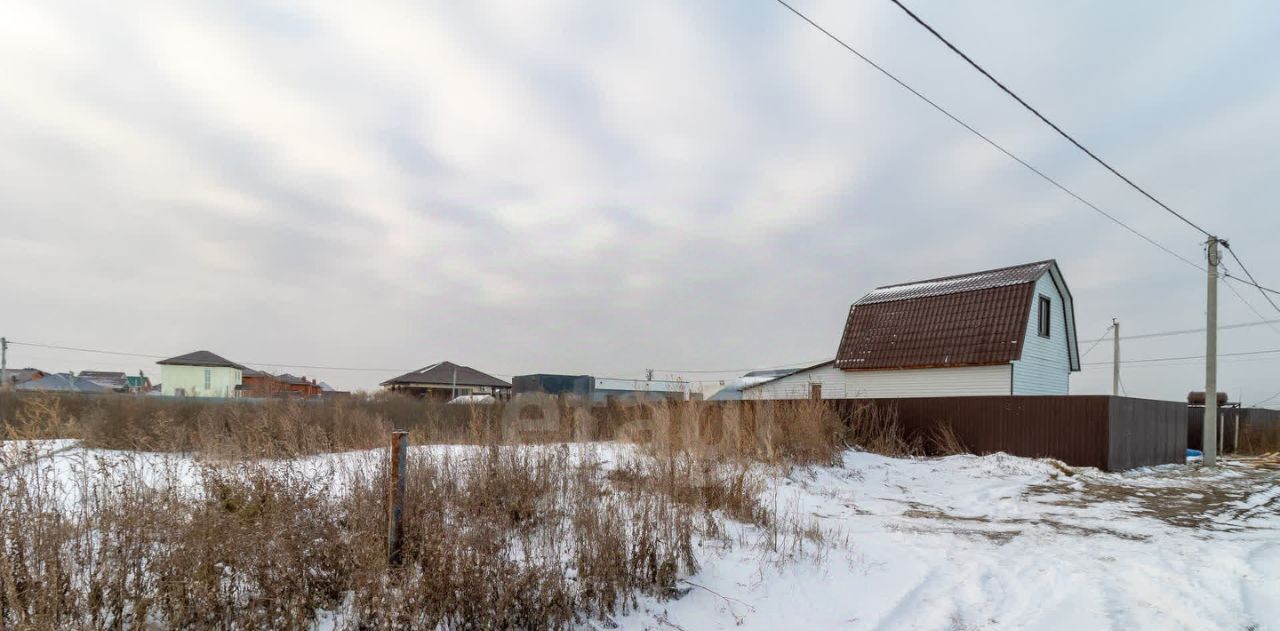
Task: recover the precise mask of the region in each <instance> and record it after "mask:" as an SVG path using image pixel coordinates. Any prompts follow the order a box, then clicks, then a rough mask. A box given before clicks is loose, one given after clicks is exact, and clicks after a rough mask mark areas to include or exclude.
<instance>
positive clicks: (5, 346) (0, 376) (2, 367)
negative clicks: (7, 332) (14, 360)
mask: <svg viewBox="0 0 1280 631" xmlns="http://www.w3.org/2000/svg"><path fill="white" fill-rule="evenodd" d="M8 387H9V340H8V338H3V337H0V390H3V389H5V388H8Z"/></svg>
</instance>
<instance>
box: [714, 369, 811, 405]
mask: <svg viewBox="0 0 1280 631" xmlns="http://www.w3.org/2000/svg"><path fill="white" fill-rule="evenodd" d="M796 370H797V369H795V368H780V369H773V370H753V371H751V372H749V373H747V374H745V375H743V376H741V377H738V378H737V379H733V380H731V381H729V382H727V383H725V384H724V387H722V388H720V389H719V390H718V391H716V393H715V394H713V395H711V398H710V399H709V400H710V401H738V400H741V399H742V391H743V390H744V389H746V388H749V387H751V386H755V385H759V384H762V383H764V382H766V381H772V380H774V379H777V378H779V377H785V376H787V375H789V374H791V373H793V372H795V371H796ZM722 383H723V382H722Z"/></svg>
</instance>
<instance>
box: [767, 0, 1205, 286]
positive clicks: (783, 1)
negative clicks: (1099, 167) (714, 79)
mask: <svg viewBox="0 0 1280 631" xmlns="http://www.w3.org/2000/svg"><path fill="white" fill-rule="evenodd" d="M775 1H776V2H777V3H778V4H781V5H782V6H784V7H786V8H787V10H789V11H791V12H792V13H794V14H796V16H798V17H799V18H800V19H802V20H804V21H805V22H808V23H809V25H810V26H812V27H813V28H815V29H817V30H818V31H819V32H821V33H822V34H823V35H826V36H827V37H828V38H830V39H831V40H832V41H834V42H835V43H837V44H839V45H840V46H841V47H843V48H844V49H845V50H847V51H849V52H851V53H853V54H854V55H855V56H857V57H858V58H859V59H861V60H862V61H864V62H866V63H867V64H868V65H870V66H871V67H872V68H875V69H876V70H878V71H879V72H880V74H883V75H884V76H886V77H888V78H889V79H891V80H892V81H893V82H894V83H897V84H898V85H899V86H902V88H903V89H905V90H906V91H908V92H910V93H911V94H913V95H915V96H916V97H917V98H919V99H920V100H922V101H924V102H925V103H928V104H929V105H930V106H931V107H933V109H935V110H938V111H939V112H941V113H942V114H943V115H944V116H946V117H947V118H950V119H951V120H952V121H954V122H955V123H956V124H957V125H960V126H961V127H963V128H965V129H967V130H968V131H969V132H970V133H972V134H973V135H975V136H977V137H978V138H981V139H982V140H983V141H984V142H986V143H987V144H989V145H991V146H992V147H994V148H995V149H996V150H998V151H999V152H1000V153H1003V154H1004V155H1006V156H1008V157H1009V158H1010V159H1012V160H1013V161H1015V162H1017V163H1018V164H1021V165H1022V166H1024V167H1026V168H1027V170H1029V171H1031V172H1032V173H1035V174H1036V175H1038V176H1040V177H1041V178H1042V179H1044V180H1045V181H1046V182H1048V183H1050V184H1052V185H1053V186H1055V187H1057V188H1058V189H1059V190H1061V191H1062V192H1064V193H1066V194H1067V195H1070V196H1071V197H1073V198H1074V199H1075V200H1076V201H1079V202H1080V203H1082V204H1084V205H1085V206H1088V207H1089V208H1091V209H1093V210H1094V211H1095V212H1097V213H1098V214H1100V215H1102V216H1103V217H1106V218H1107V219H1110V220H1111V221H1112V222H1113V223H1115V224H1116V225H1118V226H1120V227H1121V228H1124V229H1125V230H1128V231H1129V232H1131V233H1133V234H1134V235H1137V236H1138V237H1139V238H1141V239H1142V240H1143V241H1146V242H1147V243H1150V244H1151V245H1154V246H1156V247H1157V248H1160V249H1161V250H1164V251H1165V252H1166V253H1168V254H1170V255H1172V256H1173V257H1175V258H1177V259H1178V260H1180V261H1182V262H1184V263H1186V264H1187V265H1190V266H1191V267H1194V268H1196V269H1198V270H1200V271H1202V272H1203V271H1205V269H1204V268H1203V267H1200V265H1199V264H1197V263H1195V262H1193V261H1191V260H1190V259H1188V258H1186V257H1184V256H1182V255H1181V254H1178V253H1177V252H1174V251H1173V250H1170V249H1169V248H1167V247H1165V246H1164V245H1163V244H1161V243H1159V242H1157V241H1156V240H1155V239H1152V238H1151V237H1148V236H1147V235H1145V234H1143V233H1141V232H1138V230H1137V229H1135V228H1133V227H1132V226H1130V225H1129V224H1127V223H1125V222H1123V221H1121V220H1120V219H1118V218H1117V217H1115V216H1114V215H1112V214H1111V213H1108V212H1107V211H1105V210H1103V209H1101V208H1099V207H1098V206H1096V205H1094V204H1093V202H1090V201H1089V200H1087V199H1085V198H1083V197H1081V196H1080V195H1077V194H1076V193H1075V192H1074V191H1072V190H1071V189H1069V188H1067V187H1066V186H1064V185H1062V184H1061V183H1059V182H1058V181H1057V180H1055V179H1053V178H1052V177H1050V176H1049V175H1048V174H1046V173H1045V172H1044V171H1041V170H1040V169H1038V168H1036V167H1034V166H1032V165H1031V163H1029V162H1027V161H1026V160H1023V159H1022V158H1020V157H1018V156H1017V155H1015V154H1014V153H1013V152H1011V151H1009V150H1008V149H1005V148H1004V146H1002V145H1001V144H1000V143H997V142H996V141H994V140H992V139H991V138H990V137H988V136H986V135H985V134H983V133H982V132H980V131H978V130H977V129H976V128H974V127H973V126H972V125H970V124H969V123H966V122H964V121H963V120H961V119H960V118H959V117H957V116H956V115H955V114H952V113H951V112H950V111H948V110H947V109H946V108H944V107H942V106H941V105H939V104H938V103H936V102H934V101H933V100H932V99H930V98H929V97H927V96H925V95H924V94H923V93H921V92H920V91H919V90H917V89H915V88H913V87H911V86H910V85H908V84H907V83H906V82H905V81H903V80H902V79H899V78H898V77H897V76H896V75H894V74H893V73H891V72H889V71H888V70H886V69H885V68H884V67H883V66H881V65H880V64H878V63H876V62H874V61H872V60H871V58H869V57H867V56H866V55H864V54H862V53H860V52H858V50H857V49H855V48H854V47H852V46H850V45H849V44H848V43H846V42H845V41H844V40H842V39H840V38H839V37H837V36H836V35H835V34H833V33H832V32H831V31H828V30H827V29H825V28H823V27H822V26H821V25H819V24H818V23H817V22H814V21H813V20H811V19H809V16H807V15H805V14H804V13H801V12H800V11H799V10H798V9H796V8H795V7H793V6H791V5H790V4H788V3H787V2H786V0H775ZM1192 225H1194V224H1192Z"/></svg>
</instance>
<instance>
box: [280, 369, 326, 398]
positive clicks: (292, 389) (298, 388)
mask: <svg viewBox="0 0 1280 631" xmlns="http://www.w3.org/2000/svg"><path fill="white" fill-rule="evenodd" d="M276 379H277V380H278V381H279V382H280V383H281V384H282V385H284V390H285V392H286V393H288V395H289V396H290V397H300V398H307V399H310V398H315V397H319V396H320V392H321V390H320V384H319V383H316V380H315V379H307V378H306V377H295V376H293V375H291V374H289V373H285V374H283V375H278V376H276Z"/></svg>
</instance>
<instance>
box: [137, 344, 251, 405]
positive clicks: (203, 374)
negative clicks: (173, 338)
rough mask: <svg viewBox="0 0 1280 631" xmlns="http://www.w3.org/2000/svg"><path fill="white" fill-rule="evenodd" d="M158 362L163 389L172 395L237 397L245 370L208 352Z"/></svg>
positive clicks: (165, 392) (198, 352) (197, 352)
mask: <svg viewBox="0 0 1280 631" xmlns="http://www.w3.org/2000/svg"><path fill="white" fill-rule="evenodd" d="M156 363H157V364H159V365H160V381H161V382H162V385H161V390H160V392H161V394H164V395H165V396H171V397H234V396H237V394H238V391H239V387H240V386H241V384H242V380H243V371H244V369H245V368H244V366H241V365H240V364H237V363H235V362H233V361H231V360H229V359H226V358H224V357H221V356H219V355H216V354H214V353H210V352H209V351H195V352H192V353H187V354H186V355H179V356H177V357H170V358H169V359H166V360H162V361H158V362H156Z"/></svg>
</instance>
